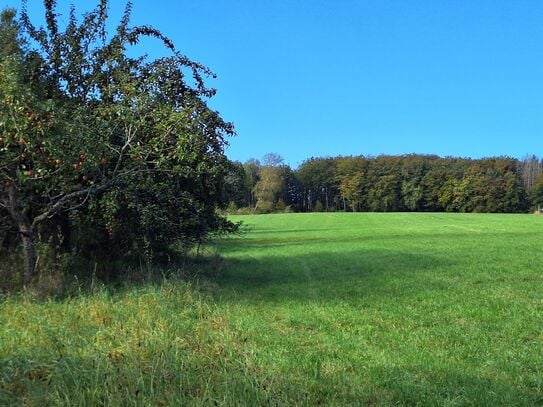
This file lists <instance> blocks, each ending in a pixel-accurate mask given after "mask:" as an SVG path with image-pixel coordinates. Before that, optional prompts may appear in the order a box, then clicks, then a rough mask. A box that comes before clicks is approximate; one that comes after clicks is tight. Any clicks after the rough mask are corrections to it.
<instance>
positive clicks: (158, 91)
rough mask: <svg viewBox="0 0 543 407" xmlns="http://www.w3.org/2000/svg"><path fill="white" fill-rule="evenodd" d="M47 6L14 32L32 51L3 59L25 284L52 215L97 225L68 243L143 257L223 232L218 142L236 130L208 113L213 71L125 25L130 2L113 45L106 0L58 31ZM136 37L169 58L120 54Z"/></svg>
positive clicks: (0, 85) (5, 158)
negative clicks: (41, 20)
mask: <svg viewBox="0 0 543 407" xmlns="http://www.w3.org/2000/svg"><path fill="white" fill-rule="evenodd" d="M55 7H56V1H54V0H45V1H44V9H45V17H46V26H45V27H42V28H36V27H35V26H34V25H33V24H32V23H31V21H30V19H29V17H28V15H27V13H26V11H25V10H23V13H22V19H21V20H22V33H23V35H24V36H25V38H28V39H29V40H30V41H28V43H30V44H32V45H33V47H34V49H33V50H30V51H27V50H25V51H23V50H22V47H19V48H20V49H21V51H20V52H19V51H18V50H15V51H13V52H12V53H10V52H8V55H2V59H1V61H0V69H1V76H0V98H1V106H0V109H1V110H0V118H1V119H0V133H1V134H4V136H2V140H1V141H0V144H1V151H2V155H1V156H0V178H1V179H0V182H1V183H2V184H1V185H2V189H1V190H0V206H2V207H3V208H6V209H7V210H8V212H9V213H10V215H11V219H12V222H13V223H14V224H15V225H16V227H17V229H18V231H19V233H20V235H21V239H22V241H23V247H24V254H25V279H26V281H29V280H30V279H31V278H32V277H33V275H34V268H35V242H36V238H37V232H38V229H39V228H40V227H43V228H45V227H47V224H48V223H50V222H52V221H53V220H54V219H55V218H57V217H58V216H65V217H66V216H68V217H69V219H68V220H69V222H70V223H71V227H73V228H79V230H81V231H88V230H89V229H93V228H94V227H95V226H96V227H98V228H102V230H99V231H97V232H96V233H95V234H94V236H95V239H94V240H93V239H90V240H89V239H85V238H80V239H75V240H74V241H73V242H72V243H73V244H79V245H83V246H85V245H86V248H87V249H89V248H90V249H94V248H96V246H97V245H98V246H100V247H102V248H107V249H108V251H109V253H111V254H112V255H115V254H118V253H119V251H118V250H123V251H122V252H121V253H145V254H146V257H148V258H150V257H152V253H153V252H155V251H156V250H157V249H159V248H160V247H165V246H167V245H168V244H171V243H173V242H175V241H178V240H182V241H183V242H189V243H197V242H200V241H201V240H202V239H203V238H205V236H207V235H208V234H209V233H213V232H216V231H218V230H220V229H227V230H228V229H231V228H232V225H231V224H230V223H228V222H226V221H225V220H223V219H221V218H219V217H218V216H217V215H216V213H215V208H216V205H217V204H218V203H219V202H220V197H221V191H222V185H223V182H222V180H223V177H224V175H225V174H226V171H227V160H226V157H225V156H224V146H225V145H226V140H225V137H226V136H229V135H232V134H233V133H234V130H233V127H232V125H231V124H229V123H227V122H225V121H224V120H223V119H222V118H221V117H220V116H219V115H218V113H217V112H215V111H212V110H211V109H209V107H208V106H207V104H206V99H207V98H209V97H211V96H213V95H214V93H215V91H214V90H213V89H209V88H207V87H206V86H205V84H204V77H206V76H210V75H212V73H211V72H210V71H209V70H208V69H207V68H206V67H204V66H203V65H200V64H198V63H196V62H193V61H191V60H190V59H188V58H187V57H185V56H184V55H182V54H180V53H179V52H178V51H177V50H176V49H175V47H174V45H173V44H172V42H171V41H170V40H169V39H168V38H166V37H165V36H163V35H162V34H161V33H160V32H159V31H157V30H156V29H154V28H152V27H148V26H141V27H131V26H130V14H131V9H132V5H131V3H128V4H127V6H126V9H125V12H124V15H123V17H122V19H121V21H120V23H119V24H118V26H117V28H116V30H115V32H114V33H113V34H112V35H111V36H108V35H107V30H106V28H107V24H106V21H107V9H108V1H107V0H101V1H100V2H99V4H98V5H97V7H96V8H95V9H94V10H93V11H91V12H89V13H86V14H85V15H84V18H83V20H82V22H81V23H79V22H78V20H77V18H76V13H75V11H74V9H73V8H72V10H71V13H70V17H69V19H68V22H67V24H66V27H65V29H64V30H61V28H60V24H59V20H58V16H57V14H56V12H55ZM6 21H7V22H6ZM10 21H11V22H10ZM14 25H16V23H15V22H14V20H13V15H11V20H10V19H9V18H7V19H4V18H3V20H2V29H1V30H0V33H2V35H3V38H2V44H4V43H5V41H6V40H5V39H4V38H5V37H6V36H9V35H13V34H10V33H13V32H14V31H13V29H12V28H11V27H12V26H14ZM145 36H148V37H153V38H156V39H157V40H159V41H161V42H162V44H164V46H165V47H166V48H167V49H168V50H170V51H171V56H169V57H164V58H160V59H157V60H152V61H148V60H146V59H145V58H132V57H129V56H128V55H127V48H128V47H130V46H132V45H134V44H137V43H138V42H139V40H140V39H141V38H142V37H145ZM19 43H21V42H20V41H19ZM4 48H5V47H4V46H3V48H2V49H4ZM8 48H9V47H8ZM3 52H4V51H3ZM189 74H190V75H191V76H192V80H190V81H189V80H187V75H189ZM85 235H86V233H80V235H79V236H85Z"/></svg>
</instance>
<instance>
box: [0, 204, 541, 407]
mask: <svg viewBox="0 0 543 407" xmlns="http://www.w3.org/2000/svg"><path fill="white" fill-rule="evenodd" d="M235 219H236V220H243V221H244V222H245V223H246V225H247V227H248V230H249V231H248V232H247V233H246V234H244V235H242V236H239V237H235V238H231V239H228V240H225V241H222V242H221V243H220V244H217V245H216V246H215V247H213V248H212V250H215V251H217V252H219V253H221V254H222V255H223V256H224V258H225V262H224V264H223V265H222V271H221V273H218V274H217V275H215V276H208V277H206V278H202V279H201V280H200V281H199V282H194V283H192V284H188V283H183V282H179V281H177V282H176V281H169V282H164V283H163V284H160V285H149V286H144V287H139V288H133V289H124V290H120V291H113V290H111V289H110V290H107V289H105V288H103V289H100V290H97V291H96V292H94V293H89V294H84V295H80V296H76V297H73V298H68V299H64V300H48V301H32V300H29V299H28V298H27V297H24V296H13V297H8V298H6V299H4V300H3V302H1V303H0V307H1V308H0V327H1V330H0V405H3V404H6V405H11V404H17V403H22V404H25V403H26V404H30V405H39V404H42V405H43V404H47V403H49V404H65V405H100V404H106V405H116V404H120V405H161V404H162V405H182V404H192V405H215V404H219V405H239V404H241V405H266V404H270V405H293V404H294V405H296V404H298V405H300V404H301V405H315V404H325V405H330V404H336V405H390V404H417V403H419V404H423V405H466V404H468V405H493V406H494V405H534V404H538V403H543V396H542V395H543V379H542V378H543V294H542V288H543V273H542V272H541V271H542V270H543V267H542V266H543V252H542V250H541V244H542V242H543V239H542V238H543V217H536V216H532V215H458V214H456V215H455V214H339V213H338V214H336V213H334V214H286V215H262V216H247V217H236V218H235Z"/></svg>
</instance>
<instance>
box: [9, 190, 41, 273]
mask: <svg viewBox="0 0 543 407" xmlns="http://www.w3.org/2000/svg"><path fill="white" fill-rule="evenodd" d="M8 202H9V204H8V210H9V213H10V214H11V217H12V218H13V220H14V221H15V224H16V225H17V229H18V231H19V234H20V235H21V240H22V242H23V255H24V267H25V269H24V281H25V284H27V283H29V282H30V281H31V280H32V278H33V277H34V271H35V268H36V245H35V241H34V230H33V228H32V224H31V223H30V220H29V219H28V216H27V215H26V214H25V213H24V212H23V210H22V208H21V207H20V205H19V200H18V197H17V187H16V186H15V184H12V185H11V186H10V187H9V190H8Z"/></svg>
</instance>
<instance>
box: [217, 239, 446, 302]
mask: <svg viewBox="0 0 543 407" xmlns="http://www.w3.org/2000/svg"><path fill="white" fill-rule="evenodd" d="M358 240H360V239H358ZM451 264H452V263H451V259H446V258H443V257H440V256H438V255H430V254H423V253H412V252H409V251H406V250H393V249H360V250H350V251H325V250H323V251H314V252H306V253H301V254H288V253H280V254H273V253H269V254H265V255H263V254H261V255H258V256H253V257H250V256H243V257H235V256H234V257H230V258H227V260H226V266H225V267H224V270H223V272H222V273H221V274H220V275H218V276H217V277H216V282H217V283H218V284H219V285H220V286H221V288H222V289H225V290H226V291H227V292H228V291H229V292H230V293H231V295H227V296H226V297H225V299H227V300H231V301H249V302H262V301H274V302H281V301H285V300H286V301H314V302H327V301H345V302H358V301H360V299H361V298H375V297H376V296H381V297H383V296H384V297H391V298H400V297H405V296H412V295H420V294H421V293H422V292H425V291H431V290H437V291H440V290H447V289H449V288H450V284H449V282H448V281H447V279H446V278H444V277H443V273H440V270H445V269H447V268H448V267H450V266H451ZM221 291H224V290H221Z"/></svg>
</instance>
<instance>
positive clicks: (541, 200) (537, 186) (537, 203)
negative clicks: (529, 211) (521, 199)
mask: <svg viewBox="0 0 543 407" xmlns="http://www.w3.org/2000/svg"><path fill="white" fill-rule="evenodd" d="M528 193H529V195H530V200H531V201H532V205H533V206H534V207H535V209H537V210H539V211H541V209H542V208H543V175H540V176H539V178H537V179H536V180H535V182H534V183H533V185H532V186H531V188H530V189H529V192H528Z"/></svg>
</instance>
